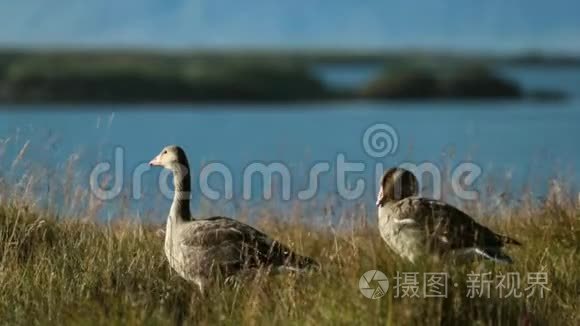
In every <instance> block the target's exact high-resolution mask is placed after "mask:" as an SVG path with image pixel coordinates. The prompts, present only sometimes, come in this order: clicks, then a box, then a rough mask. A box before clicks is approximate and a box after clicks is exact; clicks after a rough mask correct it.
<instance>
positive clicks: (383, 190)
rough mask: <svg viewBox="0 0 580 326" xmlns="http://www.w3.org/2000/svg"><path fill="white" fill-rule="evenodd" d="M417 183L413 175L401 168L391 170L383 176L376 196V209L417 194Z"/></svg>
mask: <svg viewBox="0 0 580 326" xmlns="http://www.w3.org/2000/svg"><path fill="white" fill-rule="evenodd" d="M418 189H419V183H418V182H417V178H415V175H414V174H413V173H412V172H411V171H409V170H405V169H403V168H391V169H389V170H387V171H386V172H385V174H383V177H382V178H381V185H380V189H379V193H378V195H377V202H376V204H377V207H382V206H383V205H384V204H385V203H387V202H390V201H398V200H401V199H404V198H407V197H411V196H415V195H417V193H418Z"/></svg>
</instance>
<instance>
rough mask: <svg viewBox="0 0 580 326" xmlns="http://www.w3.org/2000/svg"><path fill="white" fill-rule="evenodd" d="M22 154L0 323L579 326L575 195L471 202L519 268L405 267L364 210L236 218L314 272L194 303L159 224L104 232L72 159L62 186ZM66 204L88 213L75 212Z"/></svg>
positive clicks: (6, 218)
mask: <svg viewBox="0 0 580 326" xmlns="http://www.w3.org/2000/svg"><path fill="white" fill-rule="evenodd" d="M0 145H1V144H0ZM26 149H27V146H25V147H24V149H23V150H20V152H17V153H19V154H18V155H17V159H16V160H14V161H11V162H9V163H10V164H9V166H10V169H11V170H9V171H4V172H5V173H4V174H2V173H1V172H2V171H0V324H9V325H15V324H26V325H28V324H58V325H66V324H106V325H110V324H129V325H130V324H155V325H156V324H176V323H177V324H179V323H186V324H202V325H203V324H215V323H222V324H240V323H244V324H250V325H257V324H267V325H270V324H300V325H301V324H308V325H313V324H316V325H318V324H361V325H368V324H388V325H409V324H411V325H412V324H420V325H423V324H429V325H437V324H445V325H453V324H459V325H467V324H478V325H483V324H497V325H517V324H522V325H528V324H535V325H544V324H554V325H578V324H580V315H579V314H578V311H580V276H579V275H580V207H578V198H577V197H575V196H572V195H566V194H564V193H562V191H560V190H558V191H552V192H551V194H550V196H549V198H548V200H546V201H544V202H542V203H538V202H533V201H525V202H522V203H520V204H519V205H517V206H516V207H512V206H509V207H505V209H501V210H498V211H497V212H496V213H489V212H487V211H486V210H485V209H482V207H480V206H481V205H479V203H475V204H474V205H473V206H474V210H475V211H477V212H478V213H477V214H476V215H477V216H482V215H483V216H484V217H487V218H485V219H484V221H485V224H487V225H489V226H490V227H492V228H493V229H494V230H496V231H498V232H501V233H505V234H509V235H511V236H513V237H515V238H517V239H518V240H520V241H521V242H522V243H524V246H523V247H516V248H508V251H509V253H510V255H511V256H512V257H513V258H514V260H515V264H513V265H510V266H494V265H490V264H486V265H478V264H473V265H467V266H443V265H439V264H437V263H435V262H425V263H423V264H419V265H415V266H413V265H411V264H409V263H406V262H405V261H402V260H400V259H399V258H398V257H396V256H395V255H393V254H392V253H391V252H390V251H389V250H388V249H387V248H386V246H385V244H384V243H383V242H382V240H381V239H380V236H379V234H378V231H377V230H376V216H375V213H374V212H371V213H368V215H370V216H367V213H366V212H365V210H364V208H360V209H358V210H355V211H353V212H349V213H348V216H349V217H347V218H345V220H343V222H344V223H343V225H340V226H336V228H335V227H334V226H323V225H324V223H321V224H319V225H317V226H313V225H312V223H309V222H308V221H311V220H312V216H311V215H310V214H309V213H305V212H304V211H303V210H302V208H301V207H300V205H296V206H295V207H294V208H293V209H291V210H289V211H286V212H276V211H274V210H271V211H266V210H265V211H264V212H263V213H262V214H259V215H258V219H257V220H250V219H249V218H248V216H247V214H245V213H243V212H242V213H241V214H240V215H239V216H237V218H238V219H240V220H242V221H246V222H247V221H248V220H250V223H251V224H255V225H257V226H258V227H259V228H260V229H262V230H264V231H266V232H267V233H269V234H271V235H272V236H274V237H275V238H277V239H279V240H280V241H282V242H284V243H287V244H288V245H290V246H291V247H292V248H294V249H295V250H297V251H298V252H301V253H304V254H307V255H310V256H312V257H314V258H316V259H317V260H319V261H320V262H321V263H322V265H323V269H322V271H321V272H320V273H315V274H309V275H303V276H296V275H279V276H272V277H266V276H262V275H256V276H255V277H253V278H251V279H248V280H246V282H244V283H242V284H240V285H239V286H234V287H232V286H222V287H218V288H215V289H212V290H211V291H210V292H209V294H208V295H207V296H206V297H202V296H201V295H199V294H198V292H197V288H196V287H195V286H193V285H191V284H188V283H186V282H184V281H183V280H181V279H180V278H179V277H178V276H177V275H176V274H175V273H173V272H172V271H171V270H170V268H169V266H168V264H167V263H166V260H165V257H164V254H163V250H162V243H163V239H162V237H160V235H159V232H158V230H159V229H160V228H162V226H161V225H155V224H152V223H141V222H137V221H136V219H129V218H115V219H113V222H112V223H103V222H102V221H100V220H99V219H98V216H99V212H101V210H102V209H103V207H104V206H105V203H103V202H100V201H98V200H95V199H94V198H92V197H90V195H88V192H87V191H86V190H83V189H82V187H81V188H79V187H78V186H77V183H76V182H75V179H74V175H75V174H74V173H73V172H74V169H75V168H74V166H73V164H72V163H71V164H66V165H65V168H64V171H61V172H59V173H60V174H59V175H63V177H58V176H57V177H54V178H52V179H47V178H45V176H44V174H42V172H37V171H36V170H34V169H33V168H31V167H29V166H28V165H27V162H26V161H23V160H22V156H23V155H24V152H25V151H26ZM1 157H2V146H0V158H1ZM72 161H74V160H71V162H72ZM19 168H23V169H25V173H24V174H22V177H21V178H20V179H18V180H14V178H12V179H10V178H8V177H11V176H14V175H17V174H16V173H15V172H13V171H12V170H13V169H19ZM26 172H27V173H26ZM3 177H4V178H3ZM43 180H49V181H47V182H48V183H49V185H50V189H51V193H50V194H48V197H49V198H48V199H49V200H50V199H51V198H60V199H59V200H57V201H58V202H59V203H60V205H61V206H63V207H62V208H61V209H60V210H59V214H55V213H51V211H52V210H53V207H54V206H57V205H56V204H54V205H44V204H42V203H39V201H38V200H36V201H35V200H34V198H35V189H41V191H42V189H44V187H39V183H42V182H43ZM50 180H56V182H57V183H51V182H52V181H50ZM558 189H561V188H558ZM576 196H577V195H576ZM75 202H83V203H85V205H80V207H72V206H73V205H72V203H75ZM49 204H50V203H49ZM242 211H243V210H242ZM63 215H64V216H63ZM128 215H130V214H128ZM118 216H127V215H123V213H119V215H118ZM279 216H283V217H285V218H283V219H280V218H279ZM64 217H73V218H64ZM78 217H80V218H78ZM328 225H330V224H328ZM334 225H335V224H334ZM371 269H378V270H380V271H383V272H384V273H385V274H386V275H387V277H388V278H389V280H390V282H391V288H390V289H389V291H388V293H387V295H386V296H384V297H382V298H381V299H378V300H371V299H367V298H365V297H364V296H363V295H361V293H360V291H359V288H358V284H359V278H360V277H361V275H362V274H363V273H364V272H366V271H368V270H371ZM484 271H491V272H493V273H496V274H497V273H504V274H505V273H508V272H516V273H519V274H520V275H521V277H522V280H521V282H522V283H521V285H520V286H519V287H518V288H519V289H521V290H522V292H524V297H522V298H513V297H510V298H505V297H504V298H501V297H499V295H498V293H497V291H495V290H493V289H492V292H491V296H490V298H487V297H485V296H484V297H481V298H480V297H477V298H468V297H467V295H468V291H469V289H468V282H467V278H468V276H467V274H468V273H470V272H478V273H479V272H484ZM398 272H399V273H403V272H419V273H422V272H447V273H449V275H450V278H451V280H453V282H450V283H457V284H458V286H457V287H449V295H448V298H408V297H405V298H403V297H397V296H396V295H395V294H394V293H395V292H394V289H393V285H394V283H395V279H394V277H395V276H396V275H397V273H398ZM529 272H545V273H547V276H548V287H549V288H550V291H548V292H546V293H545V297H543V298H542V297H540V296H539V294H535V295H533V296H531V297H529V298H528V297H525V295H526V294H527V292H525V291H524V289H525V287H526V279H525V277H526V275H527V273H529ZM420 275H421V274H420ZM419 281H420V282H421V283H422V278H421V277H420V278H419ZM493 285H496V283H494V284H492V287H493Z"/></svg>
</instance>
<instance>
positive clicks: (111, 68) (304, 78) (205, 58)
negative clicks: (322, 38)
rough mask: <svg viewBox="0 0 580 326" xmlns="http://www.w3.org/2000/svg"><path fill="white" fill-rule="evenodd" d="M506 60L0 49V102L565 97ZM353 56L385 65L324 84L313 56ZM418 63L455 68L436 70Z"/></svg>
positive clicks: (331, 59)
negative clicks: (528, 83)
mask: <svg viewBox="0 0 580 326" xmlns="http://www.w3.org/2000/svg"><path fill="white" fill-rule="evenodd" d="M510 60H511V61H509V60H503V61H500V60H499V59H497V58H479V57H475V58H470V57H462V56H453V55H447V56H445V55H437V54H421V53H416V54H403V53H401V54H397V53H391V54H377V53H374V54H373V53H356V52H345V53H342V54H340V53H326V52H321V53H316V52H314V53H284V52H247V53H246V52H242V53H236V52H232V53H227V52H197V53H153V52H140V51H125V52H122V51H104V50H101V51H76V52H75V51H64V50H63V51H44V52H42V51H40V52H34V51H24V50H22V51H4V52H0V102H39V103H42V102H198V101H213V102H220V101H238V102H240V101H241V102H244V101H252V102H259V101H314V100H334V99H343V100H344V99H360V98H373V99H381V100H384V99H431V98H446V99H464V98H477V99H496V98H511V99H517V98H522V97H527V96H528V95H529V97H531V98H534V99H543V100H553V99H561V98H563V97H564V94H562V93H560V92H558V91H557V90H542V89H540V90H536V91H534V92H532V93H531V94H524V92H522V90H521V88H520V86H519V85H518V84H517V83H516V82H514V81H511V80H507V79H505V78H504V77H503V76H500V75H499V74H497V73H495V72H494V71H493V70H492V69H490V67H492V66H494V65H495V64H497V63H498V62H512V63H514V64H515V63H520V62H522V61H516V59H515V58H513V59H510ZM353 62H356V63H376V64H383V65H385V67H388V68H389V69H386V70H385V73H384V74H383V75H381V76H380V77H379V78H377V79H376V80H373V81H371V82H370V83H368V84H367V85H364V84H362V85H358V86H357V87H356V89H355V90H337V89H333V88H332V87H330V85H326V84H325V82H324V81H323V80H321V79H320V78H319V76H317V75H316V74H315V73H314V72H313V71H314V69H313V67H315V66H316V65H317V64H321V63H326V64H333V65H341V64H349V63H353ZM474 62H477V63H479V64H478V65H474V64H473V63H474ZM549 62H552V61H549ZM557 62H558V63H559V62H560V61H557ZM567 62H568V61H567ZM417 63H427V66H429V65H431V66H443V67H459V68H450V69H449V71H443V72H441V71H433V70H430V69H426V68H424V67H422V66H421V65H417ZM408 67H414V68H408Z"/></svg>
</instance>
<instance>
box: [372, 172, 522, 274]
mask: <svg viewBox="0 0 580 326" xmlns="http://www.w3.org/2000/svg"><path fill="white" fill-rule="evenodd" d="M417 194H418V182H417V179H416V178H415V176H414V175H413V173H411V172H410V171H408V170H405V169H401V168H391V169H389V170H387V171H386V172H385V174H384V175H383V177H382V178H381V186H380V190H379V194H378V196H377V203H376V204H377V207H378V215H379V231H380V233H381V237H382V238H383V239H384V240H385V242H386V243H387V245H388V246H389V247H390V248H391V249H392V250H393V251H394V252H395V253H397V254H398V255H399V256H401V257H403V258H406V259H408V260H410V261H411V262H413V263H415V262H417V261H419V260H420V259H421V258H423V257H443V256H445V257H451V258H453V259H457V260H458V261H471V260H474V259H477V258H478V257H480V258H483V259H488V260H493V261H496V262H500V263H512V259H511V258H510V257H509V256H508V255H506V254H505V253H503V252H502V247H503V246H504V245H505V244H514V245H520V243H519V242H518V241H517V240H514V239H512V238H510V237H507V236H504V235H499V234H496V233H495V232H493V231H492V230H490V229H488V228H487V227H485V226H483V225H481V224H479V223H477V222H476V221H474V220H473V219H472V218H471V217H470V216H469V215H467V214H466V213H464V212H462V211H460V210H459V209H457V208H455V207H453V206H451V205H449V204H446V203H444V202H441V201H438V200H433V199H427V198H422V197H419V196H418V195H417Z"/></svg>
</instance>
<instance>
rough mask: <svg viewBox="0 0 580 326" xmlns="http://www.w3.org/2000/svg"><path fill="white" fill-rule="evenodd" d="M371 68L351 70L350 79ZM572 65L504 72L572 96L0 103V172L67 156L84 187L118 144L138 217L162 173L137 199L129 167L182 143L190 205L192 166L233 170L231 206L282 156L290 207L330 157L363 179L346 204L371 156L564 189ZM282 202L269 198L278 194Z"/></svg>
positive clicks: (61, 161)
mask: <svg viewBox="0 0 580 326" xmlns="http://www.w3.org/2000/svg"><path fill="white" fill-rule="evenodd" d="M506 71H507V70H506ZM367 72H368V71H366V72H364V71H363V72H359V73H360V75H358V77H357V78H361V75H364V74H365V73H367ZM579 72H580V71H578V70H576V72H575V73H576V74H572V73H570V71H568V70H543V71H539V72H538V71H537V70H533V69H532V70H525V69H523V70H522V69H520V68H518V69H515V68H514V69H513V70H511V71H508V73H510V74H512V76H515V77H516V78H520V79H522V82H523V84H524V85H525V86H526V87H530V88H534V87H537V86H543V87H546V86H547V87H551V88H557V89H563V90H566V91H568V92H570V93H571V94H572V97H571V98H570V99H569V100H566V101H561V102H545V103H539V102H528V101H499V102H494V101H490V102H443V101H441V102H389V103H381V102H365V101H352V102H330V103H310V104H293V105H290V104H260V105H237V104H229V105H223V104H222V105H217V104H196V105H165V104H164V105H149V106H136V105H75V106H63V105H50V106H48V105H46V106H45V105H39V106H38V105H34V106H14V105H4V106H1V107H0V109H1V113H0V139H3V141H2V142H3V144H4V145H2V144H0V145H1V146H0V168H1V171H4V173H2V174H0V175H3V176H4V177H5V178H8V179H10V178H11V177H14V175H16V174H19V173H20V174H22V173H24V172H25V171H27V169H30V168H32V167H40V168H44V169H47V170H50V171H53V172H54V174H55V175H58V173H62V171H64V169H65V168H66V164H67V163H66V162H67V160H69V159H73V160H74V163H75V164H76V165H77V169H76V171H77V172H76V180H77V182H78V183H82V184H85V188H88V187H89V178H88V173H89V172H90V171H91V169H93V168H94V167H95V166H96V165H97V164H98V163H99V162H103V161H112V160H113V157H114V149H115V148H122V149H123V150H124V154H123V167H122V170H123V171H124V181H125V183H124V188H123V189H124V190H123V193H124V194H125V195H127V196H129V197H140V198H138V199H135V198H134V199H133V200H132V202H133V204H132V208H133V209H135V210H137V211H138V212H141V211H142V210H144V209H145V208H147V209H148V208H151V206H152V205H154V204H153V203H152V201H151V198H152V196H154V195H155V194H156V193H158V192H159V191H158V187H156V186H155V185H156V182H157V176H158V174H159V172H160V171H158V170H151V171H148V172H146V173H145V174H144V176H143V180H144V181H143V184H144V189H143V190H142V191H140V192H139V194H133V193H131V189H130V187H129V185H130V184H131V183H132V181H131V180H132V177H131V176H132V174H131V173H132V172H133V171H134V170H135V168H137V167H138V166H139V165H140V164H143V163H146V162H148V161H149V160H150V159H151V158H153V157H154V156H155V155H156V154H157V153H158V152H159V151H160V150H161V148H162V147H163V146H165V145H167V144H179V145H181V146H182V147H184V148H185V150H186V152H187V154H188V156H189V160H190V163H191V165H192V168H193V171H194V173H193V174H194V177H195V178H196V180H194V184H195V189H194V190H195V191H196V193H197V198H196V203H197V204H196V205H198V204H199V197H201V196H200V194H201V193H202V191H201V187H200V185H199V171H200V170H201V168H202V167H203V166H206V164H208V163H210V162H220V163H223V164H224V165H225V166H226V167H227V168H228V169H229V170H230V171H231V172H232V175H233V190H234V197H235V198H234V200H233V201H237V202H240V201H241V202H244V200H243V198H241V197H242V193H243V188H244V182H243V172H244V169H245V168H246V167H247V166H248V165H250V164H252V163H254V162H262V163H271V162H279V163H282V164H284V165H285V166H286V167H287V168H288V171H289V172H290V174H291V194H290V202H294V201H296V200H297V198H298V197H297V196H298V193H299V192H300V190H303V189H305V188H306V186H307V185H308V184H309V181H310V180H309V178H308V175H309V171H310V168H311V167H312V166H313V165H315V164H316V163H320V162H328V163H329V165H330V169H331V171H330V172H329V173H327V174H323V175H321V176H320V179H319V186H320V189H319V190H318V192H316V196H315V197H314V198H311V199H310V201H325V200H327V198H328V196H329V195H336V191H337V182H336V166H337V163H336V162H337V158H338V156H339V155H340V154H342V155H344V157H345V158H346V160H347V161H351V162H360V163H364V165H365V171H364V172H362V173H354V174H353V173H351V174H350V175H349V177H348V178H347V181H348V182H350V186H354V185H355V182H356V180H357V178H362V179H363V180H364V181H365V182H366V184H365V188H364V189H365V191H364V193H363V194H362V195H361V196H360V197H357V198H356V199H354V200H350V201H349V200H344V201H346V202H351V203H356V202H360V201H362V202H364V203H366V204H367V205H369V206H370V205H371V204H372V198H373V197H374V193H375V191H376V184H375V179H376V178H375V171H374V168H375V166H376V164H379V163H380V164H383V166H384V167H389V166H392V165H396V164H399V163H402V162H413V163H416V164H419V163H423V162H432V163H434V164H435V165H436V166H438V167H440V168H441V169H442V170H445V169H447V168H449V167H450V166H451V167H454V166H457V165H458V164H460V163H461V162H465V161H469V162H472V163H474V164H477V165H478V166H479V167H481V169H482V172H483V174H482V176H481V177H480V178H479V179H478V181H477V183H476V185H475V187H476V188H478V189H482V188H483V187H485V182H486V180H489V179H490V178H495V179H498V178H499V180H500V182H501V183H502V184H503V183H504V182H506V183H509V184H510V190H511V191H513V192H514V193H518V192H521V191H523V189H524V187H531V188H532V189H533V190H534V191H535V192H537V193H542V192H545V190H546V185H547V180H548V179H549V178H551V177H554V176H559V177H563V178H564V179H565V180H566V181H567V182H568V183H569V184H572V185H576V184H578V181H580V178H579V176H578V175H577V174H576V173H575V171H577V170H579V169H580V151H579V150H578V143H577V141H578V139H580V129H579V128H578V123H579V122H580V96H578V95H579V93H578V88H576V87H573V85H580V73H579ZM346 75H348V74H346ZM349 76H351V77H352V75H349ZM351 77H348V78H351ZM343 82H344V81H343ZM345 83H348V82H345ZM265 109H267V110H265ZM377 123H387V124H388V125H390V126H392V127H393V128H394V130H395V131H396V137H397V139H398V147H397V150H396V151H395V152H394V153H392V154H389V155H386V156H384V157H379V158H375V157H373V156H371V155H369V153H367V151H365V148H364V146H363V134H364V132H365V130H366V129H367V128H369V127H370V126H372V125H374V124H377ZM27 141H29V145H28V150H27V151H26V153H25V157H24V158H25V160H23V161H25V162H26V164H24V163H23V165H18V166H16V167H14V168H13V167H12V161H13V159H14V158H15V157H16V156H17V154H18V152H19V151H20V149H21V147H22V146H23V145H24V144H25V143H26V142H27ZM2 152H4V153H3V154H2ZM73 154H74V155H73ZM71 155H73V157H72V158H71ZM75 159H76V160H75ZM6 171H10V172H9V173H7V172H6ZM58 171H60V172H58ZM57 172H58V173H57ZM13 179H15V178H13ZM253 180H254V179H253ZM274 180H275V185H277V184H278V183H279V182H281V178H274ZM254 181H255V180H254ZM276 182H278V183H276ZM210 184H211V185H212V186H214V187H215V188H216V189H217V190H219V191H218V192H219V193H220V194H221V196H222V197H223V194H224V187H223V181H222V180H221V179H220V178H219V176H217V175H214V176H212V177H211V178H210ZM251 189H253V192H252V194H253V195H252V196H251V198H250V200H248V202H253V203H257V204H258V205H259V204H260V203H262V202H263V200H262V198H261V193H259V191H260V190H261V183H260V182H259V181H258V182H253V183H252V187H251ZM127 192H128V193H127ZM280 197H281V194H279V193H278V192H275V193H274V199H277V200H280V199H281V198H280ZM233 201H223V200H222V201H218V202H214V204H215V205H216V206H217V205H218V204H219V205H220V206H219V207H218V208H217V209H218V211H222V209H224V210H226V211H228V210H229V211H231V210H232V209H235V208H232V207H233V206H232V204H231V202H233ZM169 202H170V201H169V200H168V199H163V200H162V201H161V203H160V204H159V205H160V207H161V208H163V209H165V208H167V207H168V205H169ZM282 202H283V201H282ZM155 205H157V204H155ZM279 205H283V203H281V204H279ZM234 206H235V205H234ZM227 207H229V208H227ZM235 207H238V206H235ZM226 208H227V209H226ZM111 214H112V215H114V213H111Z"/></svg>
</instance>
